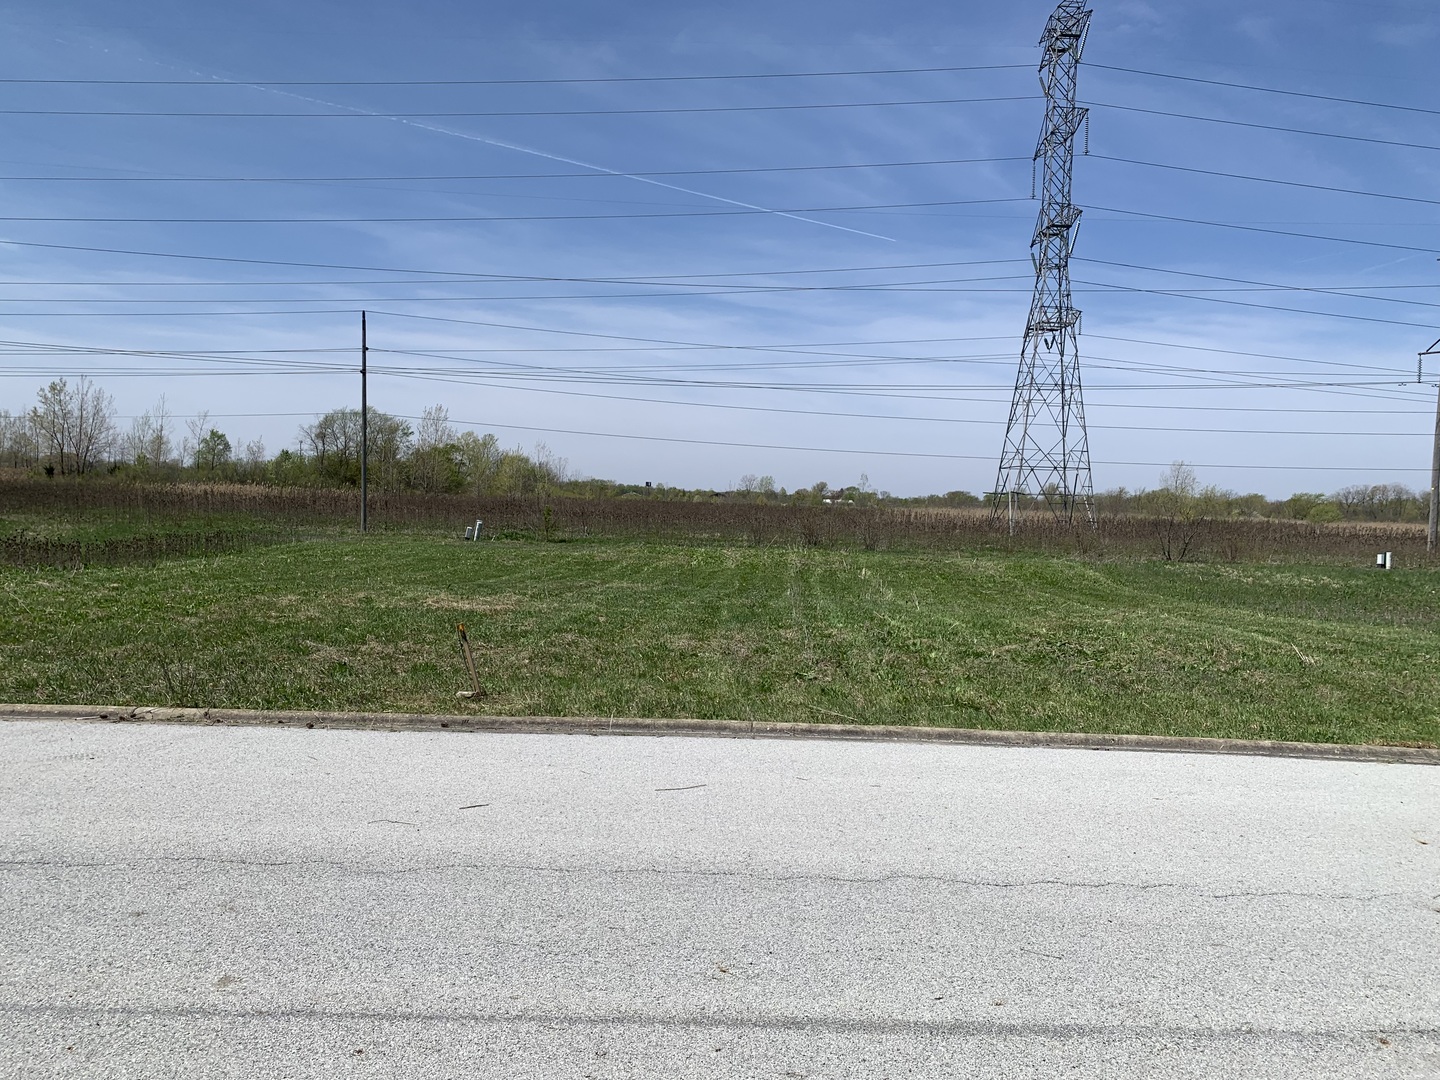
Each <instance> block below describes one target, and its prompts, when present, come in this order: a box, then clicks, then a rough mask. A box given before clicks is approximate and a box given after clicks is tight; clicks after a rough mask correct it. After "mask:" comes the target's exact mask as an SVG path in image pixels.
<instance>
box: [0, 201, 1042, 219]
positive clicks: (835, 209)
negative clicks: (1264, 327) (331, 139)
mask: <svg viewBox="0 0 1440 1080" xmlns="http://www.w3.org/2000/svg"><path fill="white" fill-rule="evenodd" d="M1029 201H1030V200H1029V199H1026V198H1024V197H1010V198H999V199H940V200H935V201H932V202H913V203H860V204H855V205H850V206H802V207H798V208H789V207H781V208H779V209H770V208H765V209H752V208H748V207H746V208H739V209H734V210H681V211H676V212H674V213H663V214H640V213H632V214H522V215H509V214H498V215H491V214H486V215H454V214H451V215H436V216H429V217H329V218H326V217H284V218H282V217H275V218H259V217H257V218H237V217H210V218H202V217H189V218H178V217H64V216H53V217H45V216H39V215H0V221H16V222H54V223H71V224H121V225H370V224H425V223H435V224H440V223H450V222H467V221H471V222H488V221H631V220H641V219H646V218H652V219H653V218H694V217H745V216H753V215H756V214H760V215H765V214H832V213H842V212H843V213H850V212H870V211H878V210H909V209H916V208H923V207H931V206H980V205H987V204H993V203H1017V202H1029Z"/></svg>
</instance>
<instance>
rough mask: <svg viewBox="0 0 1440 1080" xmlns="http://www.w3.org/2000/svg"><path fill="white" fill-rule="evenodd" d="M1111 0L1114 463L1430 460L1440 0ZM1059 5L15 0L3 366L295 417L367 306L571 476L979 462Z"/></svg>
mask: <svg viewBox="0 0 1440 1080" xmlns="http://www.w3.org/2000/svg"><path fill="white" fill-rule="evenodd" d="M1094 6H1095V16H1094V20H1093V23H1092V30H1091V36H1090V40H1089V43H1088V46H1087V49H1086V53H1085V61H1086V63H1085V66H1084V67H1083V69H1082V72H1081V97H1082V100H1083V101H1084V102H1085V103H1087V104H1089V105H1090V106H1091V107H1092V117H1091V125H1090V132H1089V150H1090V153H1089V155H1088V156H1081V157H1079V158H1078V159H1077V166H1076V179H1075V199H1076V202H1077V203H1078V204H1079V205H1080V206H1082V207H1083V208H1085V211H1086V213H1085V218H1084V220H1083V222H1082V224H1081V227H1080V233H1079V238H1078V243H1077V248H1076V261H1075V263H1074V264H1073V265H1072V276H1073V278H1074V282H1075V300H1076V304H1077V306H1079V307H1080V308H1082V309H1083V311H1084V313H1085V314H1084V323H1083V332H1082V336H1081V341H1080V348H1081V356H1082V364H1083V370H1084V374H1085V380H1086V382H1085V401H1086V406H1087V412H1088V418H1089V428H1090V444H1091V453H1092V457H1093V460H1094V479H1095V486H1096V489H1097V490H1103V489H1108V488H1113V487H1117V486H1122V485H1123V486H1125V487H1129V488H1132V489H1133V488H1143V487H1149V486H1154V485H1155V484H1156V483H1157V482H1158V479H1159V475H1160V473H1161V471H1162V470H1163V469H1164V467H1165V465H1166V464H1167V463H1168V462H1171V461H1175V460H1184V461H1187V462H1190V463H1193V464H1194V465H1195V467H1196V471H1197V473H1198V474H1199V477H1200V479H1201V481H1202V482H1205V483H1215V484H1218V485H1220V486H1222V487H1227V488H1232V489H1235V490H1238V491H1242V492H1243V491H1261V492H1265V493H1267V494H1270V495H1283V494H1288V493H1290V492H1292V491H1300V490H1307V491H1334V490H1336V489H1338V488H1340V487H1343V486H1346V485H1348V484H1353V483H1376V482H1403V483H1406V484H1408V485H1410V486H1412V487H1423V486H1426V485H1427V484H1428V464H1429V457H1430V437H1431V433H1432V431H1433V417H1434V390H1433V388H1431V387H1425V386H1416V385H1414V378H1415V354H1416V353H1417V352H1419V351H1420V350H1421V349H1424V348H1426V347H1427V346H1428V345H1429V344H1430V343H1431V342H1432V341H1434V340H1435V339H1436V338H1437V337H1440V318H1437V314H1440V306H1437V305H1440V266H1437V263H1436V259H1437V257H1440V184H1437V183H1436V180H1437V176H1440V169H1437V165H1440V125H1437V123H1436V120H1437V116H1440V94H1437V93H1436V92H1435V90H1434V86H1435V81H1434V78H1433V73H1432V71H1431V70H1430V68H1431V65H1432V61H1433V50H1434V47H1435V44H1436V38H1437V36H1440V34H1437V31H1440V15H1436V14H1434V13H1433V12H1432V10H1431V9H1430V8H1429V7H1428V5H1425V4H1422V3H1420V2H1389V3H1383V2H1382V3H1372V4H1367V5H1357V4H1348V3H1307V4H1300V3H1293V2H1288V0H1285V2H1278V3H1270V4H1267V5H1264V6H1263V8H1261V7H1258V6H1257V5H1254V4H1241V3H1232V2H1225V0H1222V2H1216V3H1208V4H1204V5H1199V4H1180V5H1177V4H1167V5H1163V6H1162V5H1160V4H1151V3H1145V2H1139V0H1114V2H1108V3H1107V2H1097V3H1096V4H1095V5H1094ZM1052 7H1053V4H1051V3H1049V2H1045V0H1040V2H1034V3H1031V2H1029V0H1024V2H1020V3H1015V4H1009V5H956V4H944V5H942V4H937V3H930V2H918V0H912V2H899V3H891V4H888V5H883V6H882V5H875V4H868V3H867V4H860V3H850V2H840V3H828V4H825V5H820V4H815V3H801V2H793V3H779V4H776V3H769V4H760V3H751V2H748V0H747V2H740V3H730V4H726V5H711V4H705V5H701V4H685V3H680V4H677V3H673V2H671V3H664V4H661V3H651V2H634V0H632V2H628V3H624V4H619V3H599V4H573V3H549V2H541V3H533V4H530V5H484V6H481V5H474V4H462V3H450V2H434V0H420V2H415V3H409V4H406V5H393V4H385V5H381V4H374V3H369V2H366V0H360V2H352V3H346V4H338V3H334V4H331V3H307V2H300V3H294V2H292V3H285V4H281V3H275V2H270V0H262V2H254V3H247V4H244V5H225V6H224V7H223V8H222V7H220V6H218V5H216V6H213V7H212V6H211V5H195V4H180V3H173V4H170V3H140V4H134V5H126V6H124V7H119V6H116V5H110V4H98V3H66V2H63V0H61V2H49V3H44V4H41V3H28V2H27V3H16V4H11V5H9V9H8V16H9V18H8V20H7V23H8V25H9V26H10V28H11V33H10V34H9V35H7V37H6V40H5V42H4V43H3V45H0V51H3V53H4V54H5V55H4V65H3V70H4V72H5V74H6V78H7V79H8V80H10V81H7V82H5V83H3V84H0V85H3V102H4V104H3V105H0V176H3V177H4V179H0V190H3V192H4V195H5V200H4V204H3V205H4V206H5V210H4V211H3V213H0V218H4V219H5V220H0V240H3V241H4V243H3V244H0V253H3V257H4V258H5V260H6V265H5V267H4V270H3V280H4V282H5V284H4V287H3V292H0V296H3V300H0V339H3V341H5V342H7V343H9V344H6V345H5V346H3V347H0V348H3V350H4V352H5V355H4V356H3V366H0V374H4V375H5V376H6V377H5V378H3V379H0V408H4V409H9V410H10V411H12V412H15V411H19V410H21V409H23V408H25V407H27V406H28V405H29V404H30V403H31V402H32V401H33V399H34V394H35V391H36V390H37V389H38V388H39V386H40V385H42V384H43V383H44V382H45V381H48V379H49V378H53V377H57V376H68V377H72V378H73V377H75V376H78V375H80V374H84V373H90V374H91V375H92V376H93V377H94V378H95V380H96V381H97V382H99V383H100V384H101V385H102V386H104V387H105V388H106V389H107V390H109V391H110V392H111V393H112V394H113V395H114V397H115V400H116V403H117V406H118V407H119V412H120V413H121V415H122V416H123V417H129V416H132V415H134V414H138V413H140V412H142V411H143V410H145V409H147V408H149V407H151V406H152V405H153V404H154V403H155V402H156V400H157V399H158V398H159V397H160V395H162V394H163V395H164V396H165V400H166V403H167V405H168V407H169V409H170V410H171V411H172V412H173V413H175V414H176V415H177V417H179V418H183V417H185V416H187V415H190V414H194V413H196V412H199V411H200V410H208V411H209V412H210V413H211V415H212V423H213V425H214V426H216V427H219V428H221V429H222V430H224V431H225V432H226V433H227V434H228V435H229V436H230V438H231V441H232V443H234V444H235V445H236V446H237V447H238V446H240V445H243V444H244V443H245V442H247V441H249V440H251V439H254V438H257V437H260V438H263V439H264V442H265V445H266V447H267V449H268V450H269V451H270V452H271V453H274V452H275V451H278V450H280V449H282V448H285V447H287V446H293V445H294V442H295V433H296V429H297V428H298V426H299V425H300V424H301V423H303V422H305V421H306V420H307V419H309V418H311V417H313V416H314V415H315V414H317V413H319V412H323V411H325V410H327V409H329V408H332V407H336V406H340V405H353V404H358V394H359V379H358V375H356V374H355V369H356V366H357V363H358V356H357V346H358V339H359V325H358V324H359V316H358V312H359V311H360V310H362V309H365V310H368V311H369V312H370V313H371V314H370V316H369V329H370V344H371V346H372V352H371V364H372V368H373V370H374V376H373V378H372V380H371V387H370V393H371V398H370V400H371V402H372V403H373V404H375V405H376V406H377V407H379V408H381V409H384V410H385V411H388V412H393V413H397V414H401V415H407V416H419V414H420V413H421V411H422V409H423V408H424V407H425V406H426V405H429V404H433V403H436V402H440V403H443V404H445V405H446V406H447V408H448V409H449V411H450V414H451V417H452V419H453V420H454V421H455V422H457V424H459V425H461V426H474V427H475V428H476V430H480V431H493V432H494V433H495V434H496V435H497V436H498V437H499V438H500V439H501V441H502V442H504V443H505V444H507V445H518V446H522V447H526V448H529V447H532V446H534V444H535V443H537V442H544V443H545V444H546V445H547V446H548V447H549V448H550V449H551V450H552V451H553V452H554V453H555V454H557V455H559V456H560V457H563V458H565V459H567V460H568V462H569V463H570V467H571V469H572V471H574V472H575V473H577V474H579V475H591V476H603V477H609V478H613V479H619V480H627V481H644V480H651V481H654V482H657V483H667V484H675V485H682V486H687V487H701V486H709V487H717V488H725V487H730V486H733V485H734V484H735V483H736V481H737V480H738V478H739V477H741V476H742V475H744V474H767V473H768V474H771V475H773V476H774V477H775V478H776V480H777V482H778V483H780V484H782V485H784V486H786V487H791V488H794V487H799V486H804V485H809V484H811V483H813V482H815V481H816V480H821V479H823V480H825V481H827V482H828V483H830V484H832V485H840V484H848V483H854V482H856V481H858V480H859V479H860V477H861V476H862V475H865V476H867V477H868V479H869V482H870V483H871V484H872V485H873V486H874V487H875V488H877V489H883V490H889V491H892V492H895V493H897V494H918V493H924V492H932V491H946V490H952V489H956V488H963V489H967V490H970V491H976V492H978V491H983V490H988V489H989V488H990V487H991V486H992V485H993V483H994V479H995V468H996V464H997V460H998V456H999V452H1000V447H1001V440H1002V437H1003V434H1004V421H1005V416H1006V414H1007V411H1008V407H1009V399H1010V387H1011V385H1012V384H1013V381H1014V376H1015V365H1016V359H1017V357H1018V354H1019V349H1020V341H1021V335H1022V333H1023V329H1024V323H1025V319H1026V314H1027V311H1028V307H1029V300H1030V289H1031V285H1032V281H1033V272H1032V270H1031V268H1030V265H1029V261H1028V259H1029V250H1028V249H1029V241H1030V236H1031V232H1032V229H1033V225H1034V220H1035V214H1036V211H1037V209H1038V204H1037V203H1035V202H1033V201H1031V199H1030V193H1031V165H1030V157H1031V154H1032V152H1033V150H1034V146H1035V140H1036V136H1037V134H1038V133H1039V128H1040V122H1041V105H1042V102H1041V98H1040V94H1039V89H1038V81H1037V78H1036V70H1035V69H1036V65H1037V64H1038V62H1039V56H1038V52H1037V49H1036V42H1037V40H1038V39H1039V36H1040V33H1041V31H1042V29H1043V27H1044V24H1045V20H1046V18H1047V17H1048V15H1049V13H1050V10H1051V8H1052ZM857 72H869V74H855V73H857ZM809 73H830V74H823V75H814V76H813V77H811V76H810V74H809ZM837 73H844V74H837ZM752 75H778V76H784V77H780V78H735V77H734V76H752ZM672 76H684V77H689V78H681V79H674V80H672V81H657V80H662V79H664V78H665V77H672ZM695 76H707V77H709V76H727V78H703V79H698V78H694V77H695ZM802 76H803V77H802ZM21 80H36V81H32V82H27V81H21ZM41 80H50V81H41ZM85 80H90V81H85ZM98 80H110V81H109V82H100V81H98ZM557 80H571V81H557ZM574 80H589V81H574ZM1197 80H1199V81H1197ZM281 83H287V84H296V83H305V84H321V85H280V84H281ZM424 83H428V84H430V85H421V84H424ZM442 83H443V84H444V85H436V84H442ZM126 84H129V85H126ZM1235 84H1241V85H1235ZM1245 87H1250V89H1247V88H1245ZM1255 87H1260V88H1269V89H1271V90H1282V91H1288V92H1289V93H1272V92H1265V91H1263V90H1260V89H1253V88H1255ZM1304 95H1312V96H1304ZM1314 95H1318V97H1317V96H1314ZM1321 98H1343V99H1351V100H1352V101H1354V102H1368V103H1374V104H1355V103H1346V102H1341V101H1333V100H1321ZM1380 105H1388V106H1398V107H1389V108H1383V107H1379V106H1380ZM658 110H668V111H658ZM1426 110H1433V111H1429V112H1427V111H1426ZM103 113H110V114H115V113H132V114H135V113H138V114H146V115H100V114H103ZM197 113H198V114H216V113H224V114H231V115H224V116H218V115H184V114H197ZM520 114H524V115H520ZM1199 118H1204V119H1199ZM638 174H645V175H643V176H641V175H638ZM199 178H204V179H199ZM1336 189H1344V190H1336ZM141 253H145V254H141ZM57 347H58V348H57ZM155 352H160V353H166V354H174V355H162V356H155V355H135V354H148V353H155ZM222 353H228V354H231V355H232V356H233V357H234V358H235V359H225V358H223V357H222V356H221V355H220V354H222ZM1437 359H1440V358H1437ZM1431 372H1432V373H1434V372H1440V364H1437V365H1435V366H1434V367H1433V368H1432V369H1431ZM1430 377H1431V378H1432V380H1433V377H1434V376H1433V374H1431V375H1430ZM1407 380H1408V382H1409V385H1406V383H1407ZM181 422H182V423H183V419H182V421H181ZM125 423H128V420H122V424H125ZM637 436H638V438H637ZM782 447H784V448H808V449H781V448H782Z"/></svg>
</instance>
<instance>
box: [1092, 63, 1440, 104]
mask: <svg viewBox="0 0 1440 1080" xmlns="http://www.w3.org/2000/svg"><path fill="white" fill-rule="evenodd" d="M1085 66H1086V67H1087V68H1095V69H1096V70H1098V71H1119V72H1124V73H1125V74H1127V75H1144V76H1146V77H1148V78H1152V79H1169V80H1171V81H1174V82H1188V83H1199V84H1201V85H1203V86H1223V87H1225V88H1227V89H1231V90H1253V91H1256V92H1257V93H1261V94H1281V95H1283V96H1285V97H1294V98H1308V99H1310V100H1312V101H1328V102H1332V103H1336V104H1341V105H1364V106H1366V107H1368V108H1372V109H1392V110H1395V111H1397V112H1409V113H1419V114H1421V115H1424V116H1440V109H1422V108H1419V107H1417V106H1415V105H1396V104H1394V103H1392V102H1387V101H1366V100H1364V99H1361V98H1347V97H1334V96H1331V95H1329V94H1312V93H1306V92H1305V91H1302V90H1281V89H1278V88H1277V87H1273V86H1256V85H1254V84H1252V83H1242V82H1232V81H1229V80H1225V79H1200V78H1196V77H1194V76H1192V75H1175V74H1171V73H1167V72H1160V71H1142V70H1140V69H1139V68H1130V67H1118V66H1116V65H1114V64H1096V63H1092V62H1091V61H1088V60H1087V61H1086V62H1085Z"/></svg>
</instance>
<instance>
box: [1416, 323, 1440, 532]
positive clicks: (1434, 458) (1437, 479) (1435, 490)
mask: <svg viewBox="0 0 1440 1080" xmlns="http://www.w3.org/2000/svg"><path fill="white" fill-rule="evenodd" d="M1437 354H1440V341H1437V342H1435V344H1434V345H1431V346H1430V348H1428V349H1426V350H1425V351H1424V352H1422V353H1421V354H1420V359H1419V360H1417V361H1416V364H1415V381H1416V382H1423V381H1424V377H1425V372H1424V367H1425V357H1427V356H1435V355H1437ZM1437 526H1440V383H1436V384H1435V449H1434V450H1433V451H1432V452H1431V455H1430V529H1429V531H1428V532H1427V533H1426V534H1425V550H1426V551H1428V552H1430V553H1431V554H1434V552H1435V533H1436V531H1437Z"/></svg>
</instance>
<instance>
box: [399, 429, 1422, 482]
mask: <svg viewBox="0 0 1440 1080" xmlns="http://www.w3.org/2000/svg"><path fill="white" fill-rule="evenodd" d="M407 419H420V418H419V417H409V418H407ZM450 423H452V424H459V425H460V426H462V427H474V428H501V429H502V430H506V431H533V432H539V433H540V434H545V435H579V436H584V437H588V438H597V439H632V440H636V441H639V442H659V443H669V444H680V445H687V446H723V447H733V448H737V449H744V450H789V451H799V452H802V453H818V454H860V455H863V456H866V457H902V458H932V459H939V460H946V461H992V460H993V458H991V457H982V456H979V455H975V454H932V453H920V452H917V451H906V450H862V449H847V448H843V447H827V446H786V445H780V444H774V443H743V442H730V441H725V440H719V439H681V438H674V437H667V436H661V435H636V434H632V433H621V432H612V431H575V430H570V429H566V428H542V427H530V426H525V425H521V424H499V423H492V422H489V421H481V420H456V419H451V421H450ZM1096 464H1099V465H1118V466H1141V467H1145V468H1162V469H1163V468H1168V467H1169V466H1170V465H1172V464H1174V463H1173V462H1169V461H1101V462H1097V463H1096ZM1192 467H1193V468H1197V469H1247V470H1260V471H1274V472H1365V473H1373V472H1375V471H1376V469H1374V468H1366V467H1361V466H1346V465H1340V466H1335V467H1333V468H1332V467H1327V466H1322V465H1262V464H1257V463H1254V462H1245V463H1240V464H1215V463H1204V462H1196V463H1194V464H1193V466H1192ZM1389 471H1392V472H1428V471H1429V470H1428V469H1415V468H1408V467H1406V468H1398V469H1392V470H1389Z"/></svg>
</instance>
